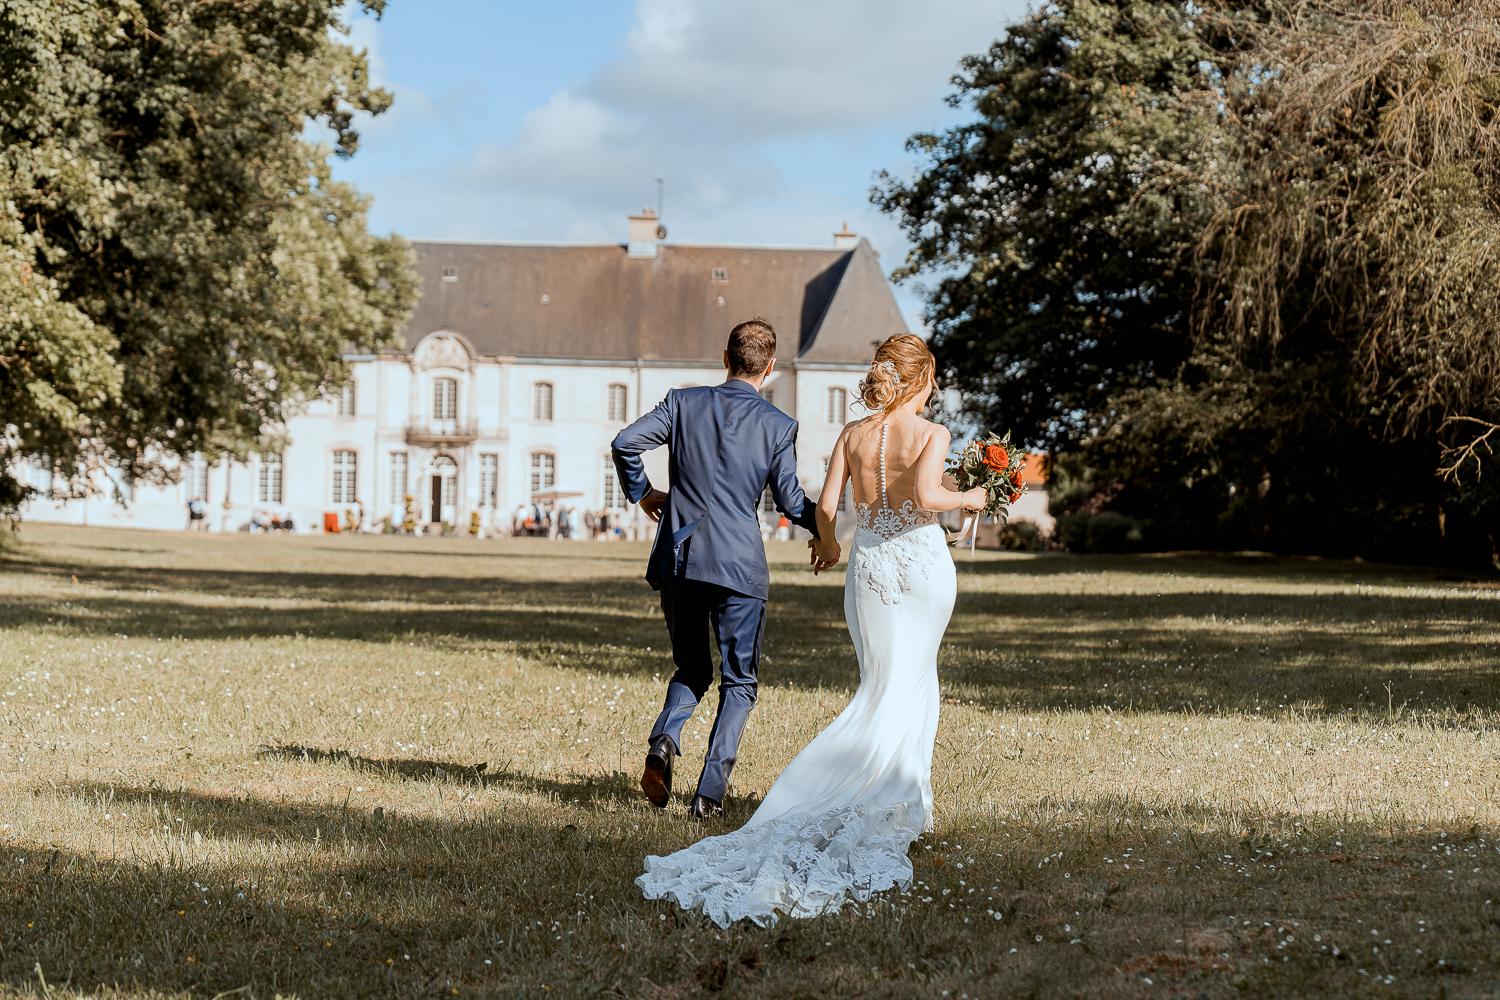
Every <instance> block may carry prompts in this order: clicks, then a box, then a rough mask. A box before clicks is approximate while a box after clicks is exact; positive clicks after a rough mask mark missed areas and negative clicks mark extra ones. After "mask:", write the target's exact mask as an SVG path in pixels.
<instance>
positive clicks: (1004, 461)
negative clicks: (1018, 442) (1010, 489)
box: [984, 444, 1010, 473]
mask: <svg viewBox="0 0 1500 1000" xmlns="http://www.w3.org/2000/svg"><path fill="white" fill-rule="evenodd" d="M984 464H985V465H988V466H989V467H990V468H992V469H994V470H995V471H996V472H1001V473H1003V472H1004V471H1005V470H1006V468H1008V467H1009V466H1010V452H1008V451H1006V450H1005V448H1004V447H1003V446H1002V445H998V444H987V445H985V446H984Z"/></svg>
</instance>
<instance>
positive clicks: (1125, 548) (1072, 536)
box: [1054, 510, 1145, 552]
mask: <svg viewBox="0 0 1500 1000" xmlns="http://www.w3.org/2000/svg"><path fill="white" fill-rule="evenodd" d="M1054 537H1055V538H1056V539H1057V544H1058V545H1060V546H1061V547H1062V548H1065V549H1067V550H1068V551H1069V552H1136V551H1139V550H1140V548H1141V543H1142V542H1143V541H1144V540H1145V536H1144V534H1143V533H1142V531H1141V523H1140V522H1139V521H1137V520H1136V519H1135V518H1133V517H1126V516H1125V515H1124V514H1117V513H1115V512H1114V511H1112V510H1106V511H1103V512H1101V513H1098V514H1064V515H1063V516H1062V517H1059V518H1058V519H1057V532H1056V534H1055V536H1054Z"/></svg>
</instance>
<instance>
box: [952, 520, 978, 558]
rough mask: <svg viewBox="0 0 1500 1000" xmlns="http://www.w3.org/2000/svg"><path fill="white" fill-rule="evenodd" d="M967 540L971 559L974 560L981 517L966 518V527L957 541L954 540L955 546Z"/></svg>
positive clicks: (960, 531) (959, 534)
mask: <svg viewBox="0 0 1500 1000" xmlns="http://www.w3.org/2000/svg"><path fill="white" fill-rule="evenodd" d="M965 538H967V539H968V540H969V558H970V559H973V558H974V545H975V543H976V542H978V541H979V515H978V514H970V515H969V516H968V517H965V518H964V526H963V527H962V528H960V529H959V532H958V537H957V538H955V539H953V544H955V545H957V544H960V543H962V542H963V540H964V539H965Z"/></svg>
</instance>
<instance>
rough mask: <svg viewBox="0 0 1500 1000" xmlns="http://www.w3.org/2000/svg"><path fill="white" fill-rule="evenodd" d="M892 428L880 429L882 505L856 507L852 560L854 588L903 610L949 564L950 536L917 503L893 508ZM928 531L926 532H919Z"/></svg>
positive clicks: (876, 482) (878, 479)
mask: <svg viewBox="0 0 1500 1000" xmlns="http://www.w3.org/2000/svg"><path fill="white" fill-rule="evenodd" d="M889 434H890V428H889V426H883V427H881V429H880V466H879V469H878V473H877V476H876V480H875V485H876V488H877V491H878V495H879V502H878V503H877V504H876V505H874V506H873V507H872V506H871V505H869V504H866V503H856V504H855V509H856V510H857V511H858V527H856V529H855V531H854V550H853V552H851V553H850V555H849V575H850V577H851V578H852V581H853V585H854V586H857V587H864V588H868V589H869V590H872V591H874V592H875V594H876V595H877V596H878V597H879V598H880V600H881V602H882V603H884V604H900V603H901V598H902V596H903V595H905V594H906V593H908V592H910V590H911V589H912V586H913V585H914V584H915V583H916V580H917V579H918V578H919V577H920V578H922V579H927V577H928V568H929V566H930V565H931V564H932V563H933V562H934V561H936V560H947V559H948V558H949V557H948V552H947V544H946V541H945V538H946V536H945V535H944V533H943V529H942V528H941V527H937V526H936V525H937V514H935V513H933V512H932V511H930V510H924V509H922V508H921V507H918V506H917V505H916V502H915V501H913V500H903V501H902V502H901V506H899V507H892V506H891V498H890V492H889V489H888V485H889V484H888V482H887V478H886V464H885V450H886V440H887V438H888V436H889ZM923 528H926V529H928V530H925V531H922V530H919V529H923Z"/></svg>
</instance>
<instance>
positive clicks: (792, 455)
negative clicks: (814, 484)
mask: <svg viewBox="0 0 1500 1000" xmlns="http://www.w3.org/2000/svg"><path fill="white" fill-rule="evenodd" d="M766 485H767V486H769V487H770V488H771V499H773V500H775V501H776V509H777V510H779V511H781V512H782V513H783V514H785V515H786V516H787V520H789V521H791V522H792V523H793V524H798V525H801V526H802V527H804V528H806V529H807V530H808V531H811V532H812V533H813V537H814V538H816V537H817V536H818V521H817V518H816V516H815V511H816V510H817V504H815V503H813V502H812V501H811V500H809V499H808V498H807V496H806V494H804V493H803V492H802V484H801V483H799V482H798V481H797V424H796V423H795V422H794V423H793V424H792V426H791V429H790V430H788V431H787V433H786V437H784V438H782V439H781V442H780V443H779V444H778V445H777V446H776V454H774V455H773V456H771V475H770V479H769V480H768V481H767V483H766Z"/></svg>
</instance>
